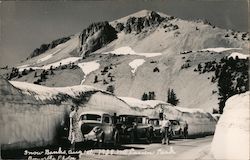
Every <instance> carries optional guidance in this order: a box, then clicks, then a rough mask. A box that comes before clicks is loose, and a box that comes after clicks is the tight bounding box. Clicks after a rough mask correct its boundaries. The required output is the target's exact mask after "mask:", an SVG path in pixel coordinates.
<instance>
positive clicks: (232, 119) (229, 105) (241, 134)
mask: <svg viewBox="0 0 250 160" xmlns="http://www.w3.org/2000/svg"><path fill="white" fill-rule="evenodd" d="M249 96H250V92H246V93H243V94H240V95H235V96H233V97H231V98H229V99H228V100H227V101H226V106H225V108H224V113H223V114H222V116H221V117H220V119H219V122H218V124H217V126H216V131H215V135H214V138H213V142H212V147H211V151H212V153H213V155H214V157H215V158H216V159H249V158H250V155H249V149H250V147H249V145H250V139H249V135H250V128H249V123H250V116H249V114H250V110H249Z"/></svg>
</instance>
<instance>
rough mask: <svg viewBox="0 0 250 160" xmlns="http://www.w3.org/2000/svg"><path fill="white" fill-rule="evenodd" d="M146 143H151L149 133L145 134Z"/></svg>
mask: <svg viewBox="0 0 250 160" xmlns="http://www.w3.org/2000/svg"><path fill="white" fill-rule="evenodd" d="M146 143H148V144H150V143H151V137H150V131H147V132H146Z"/></svg>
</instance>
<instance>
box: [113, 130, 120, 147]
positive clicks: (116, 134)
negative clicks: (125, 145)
mask: <svg viewBox="0 0 250 160" xmlns="http://www.w3.org/2000/svg"><path fill="white" fill-rule="evenodd" d="M113 144H114V146H115V147H116V146H118V145H119V144H120V135H119V132H118V131H115V134H114V143H113Z"/></svg>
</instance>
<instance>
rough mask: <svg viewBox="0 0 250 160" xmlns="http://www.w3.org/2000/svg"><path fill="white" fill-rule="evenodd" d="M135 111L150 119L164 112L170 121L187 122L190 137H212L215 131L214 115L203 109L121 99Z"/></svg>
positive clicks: (160, 102)
mask: <svg viewBox="0 0 250 160" xmlns="http://www.w3.org/2000/svg"><path fill="white" fill-rule="evenodd" d="M120 98H121V99H123V100H124V101H125V102H127V103H128V104H129V105H130V106H132V107H133V108H134V110H136V111H139V112H140V113H141V114H144V115H147V116H149V117H152V118H154V117H157V118H158V117H159V113H160V112H162V111H163V113H164V114H165V115H166V117H167V118H168V119H175V120H179V121H180V122H184V121H187V123H188V125H189V129H188V132H189V135H190V136H204V135H212V134H214V131H215V126H216V123H217V121H216V119H215V118H214V117H213V116H212V114H210V113H208V112H205V111H203V110H202V109H193V108H192V109H189V108H181V107H176V106H173V105H171V104H169V103H166V102H163V101H158V100H148V101H141V100H139V99H135V98H128V97H120Z"/></svg>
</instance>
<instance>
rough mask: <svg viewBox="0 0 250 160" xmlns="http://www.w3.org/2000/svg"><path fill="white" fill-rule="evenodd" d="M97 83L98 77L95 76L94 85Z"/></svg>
mask: <svg viewBox="0 0 250 160" xmlns="http://www.w3.org/2000/svg"><path fill="white" fill-rule="evenodd" d="M97 82H98V76H97V75H96V76H95V80H94V83H97Z"/></svg>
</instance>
